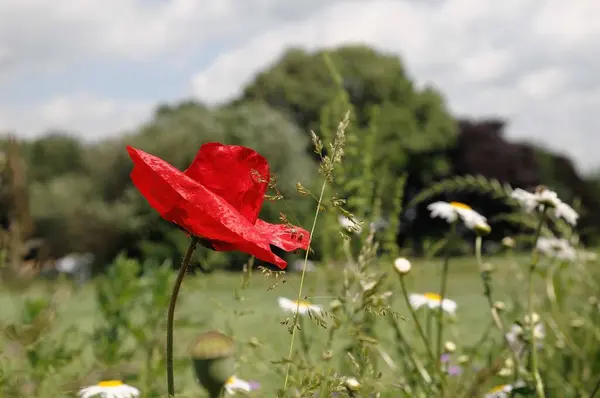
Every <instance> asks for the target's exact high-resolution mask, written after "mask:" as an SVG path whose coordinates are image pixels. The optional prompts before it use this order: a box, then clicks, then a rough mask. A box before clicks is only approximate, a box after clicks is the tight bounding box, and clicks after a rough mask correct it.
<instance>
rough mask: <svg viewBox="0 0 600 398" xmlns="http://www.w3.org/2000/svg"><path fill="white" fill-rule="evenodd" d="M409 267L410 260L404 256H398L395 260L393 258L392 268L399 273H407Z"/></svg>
mask: <svg viewBox="0 0 600 398" xmlns="http://www.w3.org/2000/svg"><path fill="white" fill-rule="evenodd" d="M411 268H412V265H411V264H410V261H408V260H407V259H405V258H404V257H398V258H397V259H396V260H394V269H395V270H396V272H397V273H398V274H399V275H406V274H408V273H409V272H410V269H411Z"/></svg>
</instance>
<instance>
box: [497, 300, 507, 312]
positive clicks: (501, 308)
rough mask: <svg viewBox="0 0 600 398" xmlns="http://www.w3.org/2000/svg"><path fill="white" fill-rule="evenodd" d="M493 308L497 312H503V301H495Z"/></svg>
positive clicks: (504, 307) (504, 305)
mask: <svg viewBox="0 0 600 398" xmlns="http://www.w3.org/2000/svg"><path fill="white" fill-rule="evenodd" d="M494 308H495V309H496V310H497V311H504V310H505V309H506V304H504V301H496V302H495V303H494Z"/></svg>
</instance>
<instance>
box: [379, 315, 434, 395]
mask: <svg viewBox="0 0 600 398" xmlns="http://www.w3.org/2000/svg"><path fill="white" fill-rule="evenodd" d="M388 319H389V322H390V325H391V326H392V328H393V329H394V331H395V332H396V339H397V340H398V346H397V348H398V351H400V352H401V354H402V352H403V353H406V356H408V359H409V360H410V362H411V364H412V366H413V367H414V369H415V370H416V371H417V373H419V376H421V378H422V379H423V382H424V386H425V387H431V376H430V375H429V373H428V372H427V370H425V367H424V366H423V365H422V364H421V362H419V361H418V360H417V358H416V357H415V355H414V353H413V350H412V347H411V346H410V344H408V343H407V341H406V339H405V338H404V334H403V333H402V330H400V326H398V322H396V320H395V319H394V317H393V316H390V317H389V318H388ZM401 357H404V355H401Z"/></svg>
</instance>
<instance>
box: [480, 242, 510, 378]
mask: <svg viewBox="0 0 600 398" xmlns="http://www.w3.org/2000/svg"><path fill="white" fill-rule="evenodd" d="M481 242H482V238H481V236H477V239H476V240H475V258H476V259H477V264H478V265H479V270H480V275H481V281H482V282H483V294H484V296H485V297H486V298H487V302H488V306H489V307H490V312H491V314H492V320H493V321H494V324H495V325H496V327H497V328H498V329H499V330H500V331H501V332H502V337H503V339H504V343H505V344H506V347H508V350H509V351H510V354H511V358H512V360H513V365H514V381H515V382H516V381H517V380H518V379H519V368H520V364H519V356H518V355H517V353H516V352H515V350H513V348H512V347H511V346H510V341H509V340H508V337H507V333H508V331H507V330H506V325H504V322H503V321H502V318H501V317H500V314H499V313H498V309H497V308H496V306H495V305H494V300H493V299H492V284H491V281H490V279H491V278H490V275H489V271H486V270H485V269H484V267H483V260H482V259H481Z"/></svg>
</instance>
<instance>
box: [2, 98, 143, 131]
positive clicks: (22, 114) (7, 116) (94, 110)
mask: <svg viewBox="0 0 600 398" xmlns="http://www.w3.org/2000/svg"><path fill="white" fill-rule="evenodd" d="M154 106H155V104H152V103H149V102H147V101H127V100H122V101H119V100H114V99H107V98H97V97H94V96H91V95H89V94H85V93H73V94H71V95H61V96H57V97H55V98H52V99H50V100H49V101H47V102H43V103H40V104H35V105H33V106H29V105H27V106H23V105H21V106H15V105H9V104H6V105H4V106H2V104H0V110H3V112H1V113H0V131H17V132H18V133H19V135H20V136H27V137H34V136H39V135H40V134H42V133H44V132H46V131H49V130H63V131H69V132H71V133H73V134H79V135H81V136H83V137H85V138H86V139H92V140H93V139H98V138H103V137H107V136H109V135H117V134H119V133H121V132H124V131H127V130H129V129H133V128H135V127H137V126H139V124H140V123H141V122H142V121H143V120H146V119H149V118H150V117H151V113H152V110H153V107H154Z"/></svg>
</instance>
